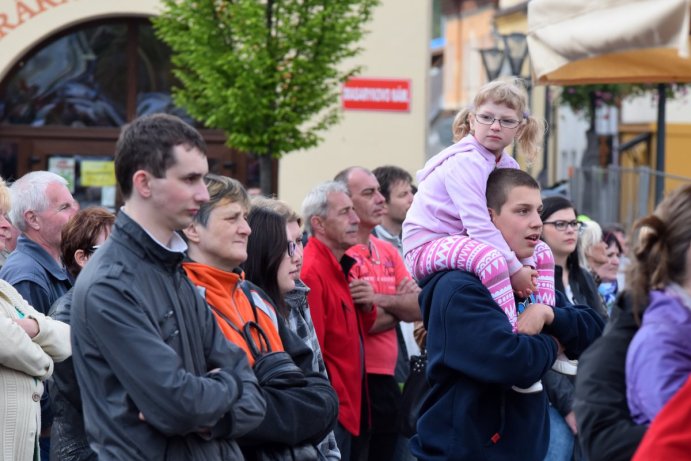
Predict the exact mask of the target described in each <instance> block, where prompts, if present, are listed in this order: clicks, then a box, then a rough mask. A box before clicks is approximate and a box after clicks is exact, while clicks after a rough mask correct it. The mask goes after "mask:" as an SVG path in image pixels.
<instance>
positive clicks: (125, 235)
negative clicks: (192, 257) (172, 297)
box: [111, 210, 185, 269]
mask: <svg viewBox="0 0 691 461" xmlns="http://www.w3.org/2000/svg"><path fill="white" fill-rule="evenodd" d="M178 237H179V236H178ZM111 239H113V241H116V242H120V243H121V244H123V245H124V246H126V247H128V248H129V249H130V250H131V251H133V252H134V253H136V254H137V255H138V256H139V257H140V258H142V259H150V260H151V261H153V263H154V264H156V265H158V266H161V267H165V268H168V269H177V268H179V267H180V263H181V262H182V259H183V257H184V255H185V254H184V253H183V252H182V251H173V250H170V249H168V248H166V247H164V246H163V245H161V244H160V243H159V242H157V241H156V240H154V238H153V237H151V235H150V234H149V233H148V232H146V230H144V228H142V227H141V226H140V225H139V224H138V223H137V222H136V221H135V220H133V219H132V218H130V217H129V216H128V215H127V213H125V212H124V211H123V210H120V212H119V213H118V217H117V218H116V219H115V226H114V229H113V234H112V235H111Z"/></svg>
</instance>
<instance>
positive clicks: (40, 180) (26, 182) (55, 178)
mask: <svg viewBox="0 0 691 461" xmlns="http://www.w3.org/2000/svg"><path fill="white" fill-rule="evenodd" d="M53 183H58V184H62V185H64V186H67V180H66V179H65V178H63V177H62V176H59V175H57V174H55V173H52V172H50V171H32V172H31V173H27V174H25V175H24V176H22V177H21V178H19V179H17V180H16V181H15V182H14V183H13V184H12V185H11V186H10V198H11V202H12V208H10V212H9V218H10V221H12V224H13V225H14V227H16V228H17V229H19V230H20V231H21V232H24V231H25V230H26V221H24V213H26V212H27V211H29V210H33V211H36V212H40V211H43V210H45V209H47V208H48V207H49V206H50V201H49V200H48V196H47V195H46V189H47V188H48V186H49V185H51V184H53Z"/></svg>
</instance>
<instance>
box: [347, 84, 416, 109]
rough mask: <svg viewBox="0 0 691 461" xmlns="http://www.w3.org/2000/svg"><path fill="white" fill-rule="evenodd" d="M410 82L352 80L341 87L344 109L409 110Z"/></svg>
mask: <svg viewBox="0 0 691 461" xmlns="http://www.w3.org/2000/svg"><path fill="white" fill-rule="evenodd" d="M410 100H411V97H410V80H390V79H366V78H353V79H350V80H348V81H347V82H346V83H345V84H344V85H343V91H342V92H341V101H342V103H343V108H344V109H358V110H391V111H405V112H407V111H409V110H410Z"/></svg>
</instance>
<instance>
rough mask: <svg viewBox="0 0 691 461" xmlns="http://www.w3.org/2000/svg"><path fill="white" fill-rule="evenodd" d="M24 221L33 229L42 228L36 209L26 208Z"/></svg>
mask: <svg viewBox="0 0 691 461" xmlns="http://www.w3.org/2000/svg"><path fill="white" fill-rule="evenodd" d="M24 222H25V223H26V225H27V227H30V228H31V229H33V230H36V231H37V230H40V229H41V224H40V223H39V222H38V214H37V213H36V212H35V211H34V210H26V211H25V212H24Z"/></svg>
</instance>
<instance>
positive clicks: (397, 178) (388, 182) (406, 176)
mask: <svg viewBox="0 0 691 461" xmlns="http://www.w3.org/2000/svg"><path fill="white" fill-rule="evenodd" d="M372 174H374V176H375V177H376V178H377V181H379V187H380V188H381V194H382V195H383V196H384V198H385V199H386V203H389V199H390V198H391V187H392V186H393V185H394V184H396V183H399V182H405V183H408V184H411V185H412V184H413V177H412V176H411V175H410V173H408V172H407V171H406V170H404V169H403V168H400V167H397V166H394V165H386V166H380V167H377V168H375V169H374V170H372Z"/></svg>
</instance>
